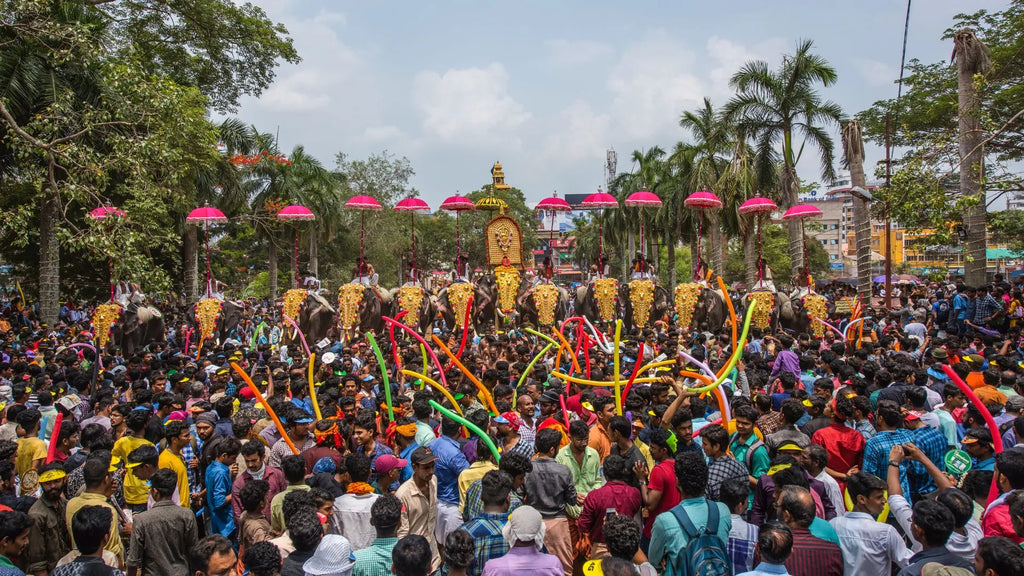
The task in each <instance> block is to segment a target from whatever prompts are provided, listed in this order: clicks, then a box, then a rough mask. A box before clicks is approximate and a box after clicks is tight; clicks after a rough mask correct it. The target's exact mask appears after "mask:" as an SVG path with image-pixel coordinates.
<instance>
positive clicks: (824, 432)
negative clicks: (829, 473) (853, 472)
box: [811, 422, 865, 491]
mask: <svg viewBox="0 0 1024 576" xmlns="http://www.w3.org/2000/svg"><path fill="white" fill-rule="evenodd" d="M811 442H814V443H815V444H818V445H820V446H823V447H824V448H825V450H826V451H827V452H828V467H829V468H831V469H833V470H835V471H836V472H839V473H840V474H845V473H846V471H847V470H849V469H850V468H853V467H854V466H860V464H861V461H863V460H864V444H865V442H864V436H863V435H861V433H860V432H858V431H857V430H855V429H853V428H850V427H849V426H847V425H846V424H842V423H835V422H833V423H832V424H829V425H828V426H827V427H825V428H822V429H821V430H818V431H817V432H815V433H814V436H813V437H812V438H811ZM839 490H840V491H842V490H843V486H840V487H839Z"/></svg>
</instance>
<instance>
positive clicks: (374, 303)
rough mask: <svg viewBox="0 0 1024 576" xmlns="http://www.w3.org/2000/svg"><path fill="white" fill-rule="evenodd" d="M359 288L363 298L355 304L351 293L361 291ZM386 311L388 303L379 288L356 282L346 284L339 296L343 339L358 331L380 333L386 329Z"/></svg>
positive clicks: (339, 322) (340, 324)
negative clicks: (378, 290)
mask: <svg viewBox="0 0 1024 576" xmlns="http://www.w3.org/2000/svg"><path fill="white" fill-rule="evenodd" d="M359 288H361V289H362V290H361V300H360V301H359V303H358V305H354V304H353V302H352V300H350V299H349V295H350V293H351V294H355V293H359ZM385 312H387V310H386V304H385V303H384V300H383V299H382V298H381V295H380V294H378V293H377V290H375V289H374V288H371V287H370V286H363V285H362V284H359V283H356V282H350V283H348V284H345V285H344V286H342V287H341V289H340V291H339V296H338V315H339V318H338V326H339V328H340V330H341V336H342V339H343V340H348V339H350V338H352V337H353V336H355V332H356V331H359V332H366V331H373V332H375V333H378V334H379V333H380V332H381V331H382V330H383V329H384V318H383V316H384V313H385Z"/></svg>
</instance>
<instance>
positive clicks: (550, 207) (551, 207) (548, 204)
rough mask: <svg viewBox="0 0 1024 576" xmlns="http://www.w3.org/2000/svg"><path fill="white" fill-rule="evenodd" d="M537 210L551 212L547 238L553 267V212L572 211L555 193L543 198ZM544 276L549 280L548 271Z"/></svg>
mask: <svg viewBox="0 0 1024 576" xmlns="http://www.w3.org/2000/svg"><path fill="white" fill-rule="evenodd" d="M536 209H537V210H547V211H549V212H551V229H550V230H549V236H548V250H550V251H551V263H552V266H553V265H554V255H555V212H569V211H571V210H572V206H569V203H568V202H566V201H565V200H564V199H562V198H559V197H558V194H557V193H555V194H553V195H551V196H550V197H548V198H545V199H543V200H541V201H540V202H538V203H537V208H536ZM544 273H545V274H547V275H548V280H550V279H551V272H550V270H545V271H544Z"/></svg>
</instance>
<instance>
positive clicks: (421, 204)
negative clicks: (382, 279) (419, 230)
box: [395, 196, 430, 284]
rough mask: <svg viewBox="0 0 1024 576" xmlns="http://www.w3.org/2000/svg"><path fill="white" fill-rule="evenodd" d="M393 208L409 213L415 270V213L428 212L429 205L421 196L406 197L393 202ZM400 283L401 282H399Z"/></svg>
mask: <svg viewBox="0 0 1024 576" xmlns="http://www.w3.org/2000/svg"><path fill="white" fill-rule="evenodd" d="M395 210H397V211H399V212H408V213H409V227H410V230H411V232H410V235H411V237H412V269H413V271H415V270H416V214H429V213H430V205H429V204H427V203H426V201H425V200H423V199H422V198H416V197H415V196H413V197H411V198H406V199H404V200H400V201H399V202H398V204H395ZM399 284H401V282H399Z"/></svg>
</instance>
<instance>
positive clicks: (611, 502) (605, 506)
mask: <svg viewBox="0 0 1024 576" xmlns="http://www.w3.org/2000/svg"><path fill="white" fill-rule="evenodd" d="M641 506H643V499H642V498H641V497H640V491H639V490H637V489H636V488H633V487H632V486H630V485H629V484H626V483H625V482H622V481H619V480H615V481H612V482H609V483H607V484H605V485H604V486H601V487H600V488H598V489H597V490H591V491H590V493H589V494H587V497H586V499H584V500H583V511H582V512H580V517H579V519H577V520H576V527H577V528H579V530H580V534H589V535H590V541H591V542H604V517H605V513H606V512H607V511H608V510H615V513H616V514H625V515H626V516H630V517H632V516H634V515H636V513H637V512H639V511H640V507H641Z"/></svg>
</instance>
